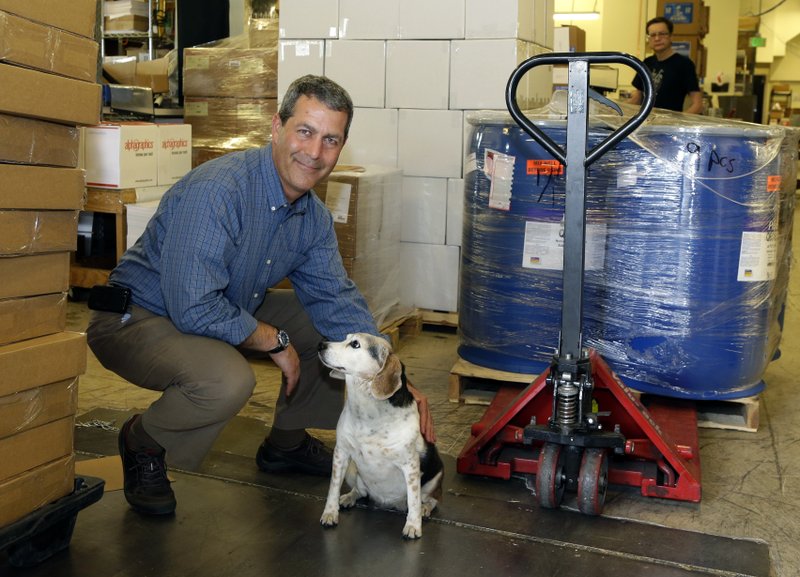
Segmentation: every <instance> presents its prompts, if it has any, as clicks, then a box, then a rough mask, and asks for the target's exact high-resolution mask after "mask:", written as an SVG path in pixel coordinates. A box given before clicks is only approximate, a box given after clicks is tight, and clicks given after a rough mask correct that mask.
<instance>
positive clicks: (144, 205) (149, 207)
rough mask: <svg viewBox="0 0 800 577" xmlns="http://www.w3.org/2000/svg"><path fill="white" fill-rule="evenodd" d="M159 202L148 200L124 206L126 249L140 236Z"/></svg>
mask: <svg viewBox="0 0 800 577" xmlns="http://www.w3.org/2000/svg"><path fill="white" fill-rule="evenodd" d="M160 202H161V201H160V200H148V201H145V202H132V203H129V204H127V205H125V209H126V210H125V219H126V224H127V229H128V234H127V237H126V241H127V243H128V244H127V245H126V246H127V247H128V248H130V247H132V246H133V245H134V244H136V241H137V240H139V237H140V236H142V233H143V232H144V229H145V228H147V223H148V222H150V219H151V218H153V215H154V214H155V213H156V210H157V209H158V205H159V203H160Z"/></svg>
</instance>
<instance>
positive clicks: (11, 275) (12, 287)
mask: <svg viewBox="0 0 800 577" xmlns="http://www.w3.org/2000/svg"><path fill="white" fill-rule="evenodd" d="M69 256H70V255H69V253H68V252H54V253H48V254H34V255H26V256H13V257H0V278H1V279H3V282H0V298H3V299H6V298H13V297H25V296H31V295H41V294H48V293H57V292H64V291H66V290H67V289H69Z"/></svg>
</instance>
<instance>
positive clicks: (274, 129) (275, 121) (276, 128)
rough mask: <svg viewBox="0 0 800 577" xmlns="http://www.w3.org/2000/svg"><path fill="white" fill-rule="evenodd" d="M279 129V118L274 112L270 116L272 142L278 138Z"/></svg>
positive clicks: (280, 126)
mask: <svg viewBox="0 0 800 577" xmlns="http://www.w3.org/2000/svg"><path fill="white" fill-rule="evenodd" d="M281 128H283V124H281V116H280V114H278V113H277V112H276V113H275V114H273V115H272V142H276V141H277V140H278V139H279V138H280V134H281Z"/></svg>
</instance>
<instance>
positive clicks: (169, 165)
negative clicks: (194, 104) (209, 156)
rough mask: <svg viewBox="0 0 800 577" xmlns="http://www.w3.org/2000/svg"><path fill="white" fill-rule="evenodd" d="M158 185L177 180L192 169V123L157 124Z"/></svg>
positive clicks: (172, 182) (168, 183)
mask: <svg viewBox="0 0 800 577" xmlns="http://www.w3.org/2000/svg"><path fill="white" fill-rule="evenodd" d="M156 126H158V155H157V156H158V186H166V185H170V184H174V183H176V182H178V181H179V180H180V179H181V178H183V176H184V175H185V174H186V173H187V172H189V171H190V170H192V125H191V124H157V125H156Z"/></svg>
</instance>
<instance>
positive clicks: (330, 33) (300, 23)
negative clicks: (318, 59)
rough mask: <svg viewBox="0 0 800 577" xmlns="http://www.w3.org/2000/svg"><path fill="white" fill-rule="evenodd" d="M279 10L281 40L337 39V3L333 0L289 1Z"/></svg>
mask: <svg viewBox="0 0 800 577" xmlns="http://www.w3.org/2000/svg"><path fill="white" fill-rule="evenodd" d="M280 9H281V15H280V16H281V17H280V24H279V27H278V34H279V35H280V37H281V38H309V39H311V38H338V37H339V3H338V2H336V1H335V0H291V1H290V2H284V3H283V4H282V5H281V7H280Z"/></svg>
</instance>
